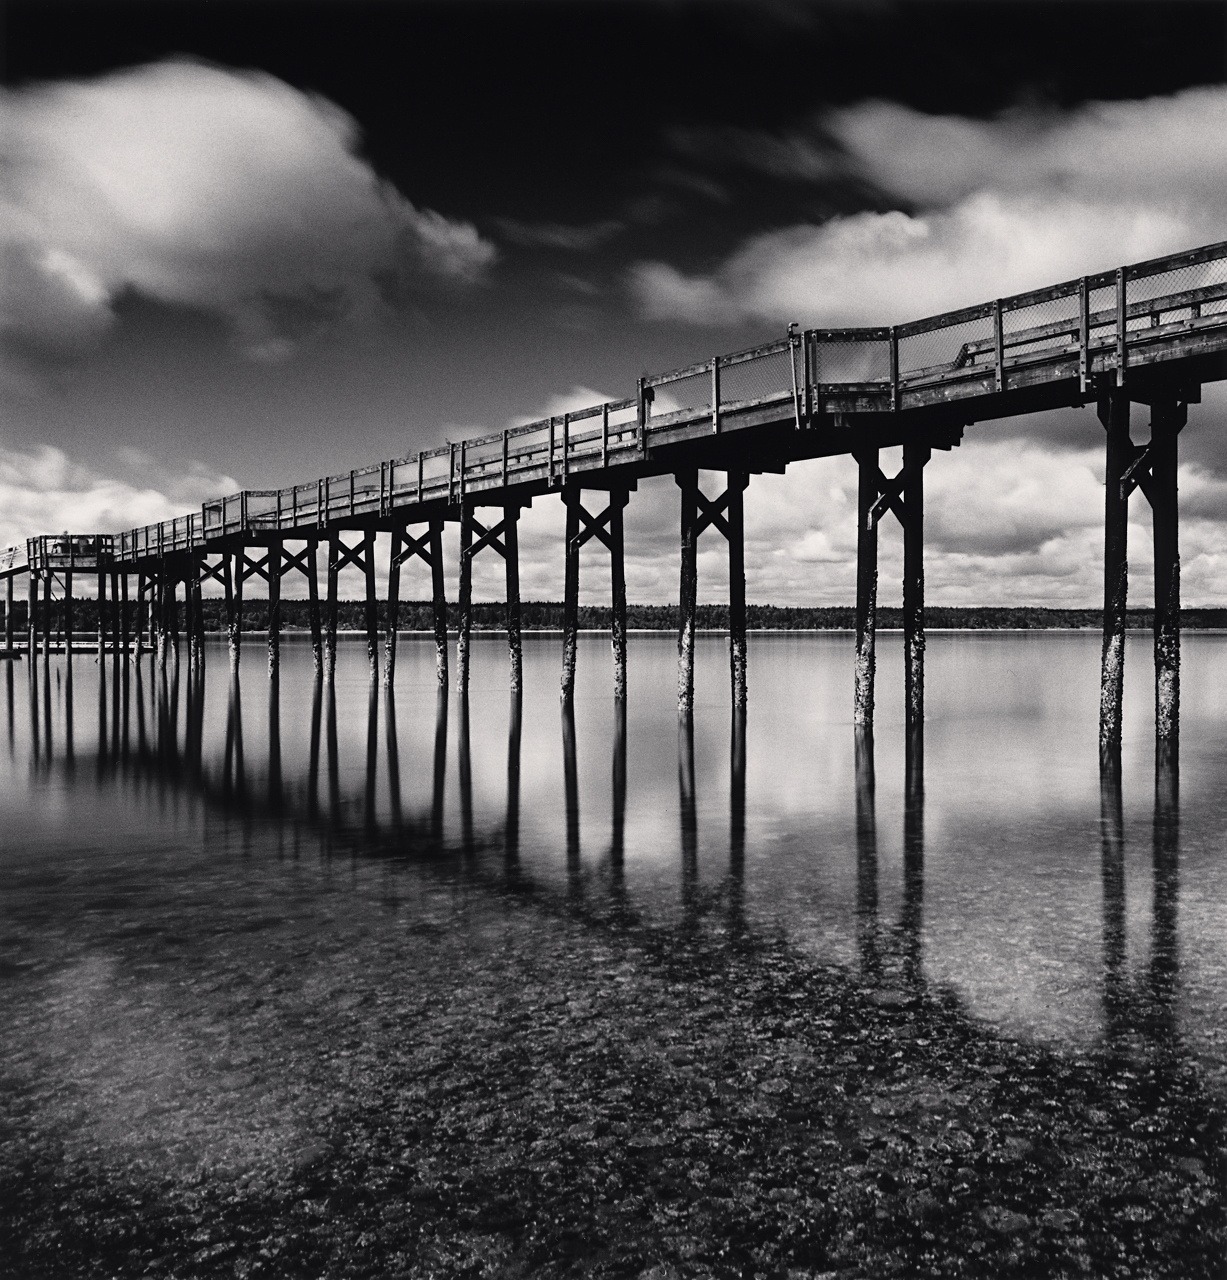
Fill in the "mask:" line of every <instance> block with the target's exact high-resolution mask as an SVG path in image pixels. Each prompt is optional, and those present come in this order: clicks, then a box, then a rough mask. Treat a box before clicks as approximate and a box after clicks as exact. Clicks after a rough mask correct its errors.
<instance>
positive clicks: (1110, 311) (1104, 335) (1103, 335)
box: [1087, 285, 1116, 344]
mask: <svg viewBox="0 0 1227 1280" xmlns="http://www.w3.org/2000/svg"><path fill="white" fill-rule="evenodd" d="M1087 310H1088V311H1089V312H1090V316H1091V343H1092V344H1094V343H1096V342H1110V341H1115V338H1116V286H1115V285H1104V286H1102V287H1101V288H1098V289H1092V290H1090V292H1089V295H1088V297H1087Z"/></svg>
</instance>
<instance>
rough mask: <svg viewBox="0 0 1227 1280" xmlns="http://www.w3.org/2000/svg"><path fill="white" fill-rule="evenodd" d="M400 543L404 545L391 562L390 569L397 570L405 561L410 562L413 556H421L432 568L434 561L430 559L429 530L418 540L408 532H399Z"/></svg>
mask: <svg viewBox="0 0 1227 1280" xmlns="http://www.w3.org/2000/svg"><path fill="white" fill-rule="evenodd" d="M400 536H401V541H402V542H403V543H404V546H403V547H402V549H401V550H400V551H399V552H398V553H397V554H396V556H395V557H394V559H393V560H392V568H394V569H395V568H397V567H398V566H399V565H402V564H404V563H405V561H406V560H412V559H413V557H414V556H421V557H422V559H423V560H425V561H426V563H427V564H428V565H430V566H431V567H432V568H433V567H434V563H435V562H434V561H433V560H432V559H431V557H430V530H429V529H427V530H426V532H425V533H424V534H422V536H421V537H420V538H415V537H414V536H413V534H411V533H410V532H409V531H408V530H406V529H402V530H401V531H400Z"/></svg>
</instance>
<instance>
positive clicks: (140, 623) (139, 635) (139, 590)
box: [132, 573, 149, 662]
mask: <svg viewBox="0 0 1227 1280" xmlns="http://www.w3.org/2000/svg"><path fill="white" fill-rule="evenodd" d="M148 591H149V582H148V579H146V577H145V575H144V574H143V573H138V574H137V575H136V616H135V617H134V618H133V620H132V621H133V624H134V626H135V629H136V643H135V645H134V646H133V648H134V653H133V657H135V658H136V660H137V661H138V662H139V661H140V657H141V653H142V650H143V646H144V643H145V610H146V609H147V608H148V598H147V597H148Z"/></svg>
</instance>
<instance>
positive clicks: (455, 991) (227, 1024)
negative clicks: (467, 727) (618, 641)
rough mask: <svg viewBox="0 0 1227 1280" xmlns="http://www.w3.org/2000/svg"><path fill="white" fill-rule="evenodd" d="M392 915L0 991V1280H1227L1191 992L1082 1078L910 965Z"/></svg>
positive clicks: (620, 920)
mask: <svg viewBox="0 0 1227 1280" xmlns="http://www.w3.org/2000/svg"><path fill="white" fill-rule="evenodd" d="M411 870H412V869H411ZM366 879H367V880H369V881H370V883H369V884H368V885H367V886H366V888H365V890H362V891H357V890H355V891H354V893H355V896H354V898H353V900H352V901H351V902H350V903H349V905H348V907H347V908H346V907H340V908H338V907H337V905H336V904H335V903H333V904H332V905H331V906H328V905H326V904H321V903H319V902H316V901H313V902H310V903H309V902H308V901H307V899H306V898H305V897H304V898H303V899H302V901H298V900H287V899H285V898H283V899H281V900H279V902H278V905H277V906H276V907H275V908H273V907H269V908H268V910H269V914H268V915H267V916H266V917H256V918H252V917H251V916H250V915H244V916H242V917H239V916H237V915H236V916H235V917H234V918H233V919H231V918H230V917H229V916H227V914H226V913H225V912H221V913H219V915H218V918H217V919H216V920H215V921H213V923H212V925H211V927H210V929H209V930H205V931H198V933H197V934H193V933H191V932H190V931H184V930H183V929H182V928H181V927H179V923H178V922H177V920H176V918H175V916H174V914H173V909H172V908H169V907H168V908H166V909H165V910H164V912H163V914H162V915H161V916H158V915H156V913H155V914H154V915H153V917H152V918H150V919H148V920H146V921H145V923H144V924H143V925H142V926H140V929H139V932H140V940H139V946H137V945H135V944H134V943H132V942H131V939H130V938H129V941H128V942H127V943H125V941H124V937H127V936H128V935H124V936H123V937H121V936H120V935H119V934H116V935H115V936H113V937H112V938H111V939H110V941H109V942H108V943H107V946H106V947H101V951H102V952H104V953H105V954H106V955H108V956H109V957H110V958H109V959H108V960H106V961H105V963H104V962H103V961H99V960H97V959H96V958H95V959H89V958H81V959H78V960H76V961H74V962H73V965H75V968H71V972H69V971H67V970H64V969H63V968H62V966H61V968H60V969H57V967H56V965H55V964H53V963H51V962H48V963H47V965H46V966H45V972H37V973H34V974H32V975H31V974H30V973H24V972H23V980H22V982H21V983H20V987H19V989H16V994H14V995H12V996H11V997H4V996H3V988H2V987H0V998H3V1000H4V1011H5V1017H6V1018H7V1021H8V1026H7V1029H6V1031H5V1039H6V1041H7V1046H8V1047H7V1048H4V1049H0V1069H2V1070H3V1080H2V1082H0V1083H2V1085H3V1088H2V1089H0V1121H2V1124H3V1128H2V1130H0V1273H3V1274H4V1275H5V1276H11V1277H14V1278H15V1280H16V1278H19V1277H21V1278H24V1277H57V1280H59V1278H65V1277H78V1276H80V1277H91V1280H93V1278H97V1277H108V1276H138V1275H156V1276H174V1277H197V1276H276V1277H332V1276H338V1277H340V1276H379V1277H398V1276H399V1277H409V1276H413V1277H418V1276H421V1277H435V1276H483V1277H484V1276H489V1277H513V1276H533V1277H536V1276H541V1277H553V1276H585V1275H592V1276H632V1277H652V1278H653V1280H665V1278H667V1277H688V1276H754V1277H835V1276H838V1277H841V1278H842V1277H879V1276H887V1275H896V1274H897V1275H902V1276H913V1275H915V1276H922V1275H933V1276H992V1277H997V1276H1009V1275H1019V1276H1052V1277H1058V1276H1094V1277H1107V1276H1129V1277H1134V1276H1179V1277H1183V1278H1185V1280H1188V1278H1191V1277H1201V1276H1205V1277H1216V1278H1217V1280H1221V1277H1222V1276H1223V1275H1224V1273H1225V1270H1227V1267H1225V1260H1227V1215H1225V1213H1224V1181H1225V1174H1227V1167H1225V1166H1227V1151H1225V1149H1224V1143H1225V1136H1224V1128H1223V1105H1222V1100H1221V1099H1220V1098H1215V1097H1213V1096H1211V1094H1210V1093H1209V1092H1208V1091H1207V1087H1206V1083H1205V1079H1204V1076H1203V1073H1202V1071H1201V1069H1200V1068H1199V1067H1198V1066H1197V1065H1196V1064H1195V1063H1194V1062H1193V1061H1191V1060H1190V1059H1189V1057H1188V1056H1187V1055H1186V1054H1185V1053H1184V1052H1182V1050H1181V1048H1180V1044H1179V1037H1178V1034H1177V1033H1176V1032H1175V1030H1174V1029H1173V1027H1172V1025H1171V1022H1170V1017H1169V1015H1168V1014H1167V1013H1166V1012H1165V1009H1166V1005H1165V1001H1164V1000H1163V998H1162V995H1163V993H1162V991H1149V993H1147V992H1142V993H1139V992H1138V991H1134V992H1133V993H1132V995H1131V996H1130V998H1129V999H1128V1000H1127V1001H1126V1003H1127V1004H1128V1007H1129V1009H1130V1010H1131V1012H1130V1014H1129V1017H1128V1018H1127V1019H1126V1022H1127V1026H1126V1027H1125V1029H1124V1030H1123V1031H1121V1032H1120V1034H1119V1035H1118V1036H1116V1037H1115V1040H1114V1041H1113V1043H1112V1044H1111V1045H1110V1046H1109V1047H1106V1048H1104V1049H1103V1050H1102V1051H1099V1052H1096V1053H1093V1054H1078V1055H1073V1054H1070V1055H1066V1054H1062V1053H1058V1052H1055V1051H1050V1050H1047V1049H1044V1048H1040V1047H1035V1046H1030V1045H1023V1044H1019V1043H1015V1042H1012V1041H1010V1040H1008V1039H1006V1038H1003V1037H1002V1036H1001V1035H999V1034H997V1033H995V1032H994V1031H993V1030H992V1029H990V1028H988V1027H986V1026H985V1025H983V1024H981V1023H978V1022H976V1021H974V1020H972V1019H970V1018H969V1017H968V1016H967V1015H966V1013H965V1012H963V1011H962V1010H961V1009H960V1007H959V1005H958V1002H957V1000H956V999H955V997H954V996H953V995H952V994H950V993H945V992H942V991H940V990H934V989H933V988H931V987H929V986H927V985H926V984H925V983H924V982H923V979H922V978H921V977H919V976H917V974H916V973H915V972H914V966H911V965H909V961H908V956H907V954H906V952H907V948H906V947H900V946H899V945H898V939H897V935H896V934H894V933H892V932H891V931H890V930H885V929H884V930H882V931H881V934H880V936H879V937H878V938H877V939H876V941H875V943H874V945H875V947H876V952H875V954H876V955H877V956H878V958H879V960H880V965H878V966H870V968H871V969H872V970H873V972H872V973H871V974H870V976H868V977H866V975H865V974H864V973H862V972H858V973H853V972H850V971H848V970H845V969H841V968H839V967H831V966H829V965H822V964H818V963H816V962H814V961H813V960H811V959H807V958H806V957H805V956H803V955H801V954H799V953H798V952H797V951H796V950H795V949H794V948H792V947H791V946H790V945H788V944H787V943H786V942H785V941H784V940H783V939H782V938H773V937H771V936H763V935H762V933H761V931H760V934H759V935H758V936H756V937H753V938H752V937H751V936H750V935H749V933H748V932H746V931H744V930H742V929H739V928H738V927H736V926H735V925H733V924H730V923H729V920H730V919H731V918H732V917H730V916H729V915H728V913H727V910H726V908H727V906H728V904H727V903H720V902H716V901H714V900H713V901H710V902H708V903H707V907H706V909H705V911H704V912H703V913H700V914H701V918H696V920H697V922H691V923H690V924H687V923H686V921H685V920H683V921H682V922H675V923H673V924H672V925H670V926H669V927H667V928H666V927H662V926H661V925H660V924H659V923H657V924H655V925H653V924H650V923H647V922H645V921H644V920H642V919H640V918H637V917H635V916H634V915H633V914H632V912H631V911H630V909H629V907H627V908H626V909H625V910H621V911H620V910H619V909H618V907H617V903H616V895H614V899H615V900H614V901H613V905H610V900H609V899H606V906H605V908H604V909H603V910H601V911H599V912H594V911H592V910H590V909H589V908H587V907H586V906H585V905H584V902H583V900H582V895H581V896H580V897H577V898H576V900H574V901H571V900H568V899H567V897H566V895H565V894H560V895H558V896H556V897H555V898H554V899H552V900H551V901H549V902H545V901H542V900H541V899H540V898H539V897H536V896H534V894H533V893H532V892H531V891H525V892H524V893H523V894H520V895H517V894H516V893H515V892H510V893H504V894H500V895H491V894H489V893H485V894H476V893H467V892H465V891H464V888H463V885H458V884H457V883H454V882H453V883H444V882H436V883H433V884H426V885H425V887H423V885H422V883H421V882H420V881H419V880H416V879H415V878H414V876H412V875H410V876H406V877H402V880H401V881H399V882H398V883H399V888H397V887H396V886H395V885H393V886H392V887H389V885H388V884H387V883H383V884H382V885H380V884H379V883H377V882H376V881H377V877H375V876H373V875H371V874H370V873H369V872H368V873H367V874H366ZM406 880H414V885H413V886H410V885H408V884H407V883H405V881H406ZM410 892H411V894H412V896H413V902H412V903H411V904H408V903H407V901H406V895H407V894H409V893H410ZM398 895H399V897H398ZM289 898H290V899H293V895H289ZM131 933H132V930H131V929H129V934H131ZM99 945H101V944H99ZM95 950H97V948H96V949H95ZM8 954H10V955H12V954H14V953H13V952H12V951H9V952H8ZM91 954H93V953H91ZM91 966H93V967H92V968H91ZM99 966H101V969H100V968H99ZM18 967H19V966H16V965H10V966H9V972H8V974H7V975H6V976H5V979H4V982H5V983H8V984H9V989H10V991H13V990H15V988H14V987H13V985H12V984H13V982H14V978H13V973H14V972H16V969H17V968H18ZM35 967H36V968H37V966H35ZM91 973H92V974H93V977H92V978H91V977H90V974H91ZM70 979H71V980H70ZM57 1002H58V1003H57ZM48 1017H51V1018H53V1019H58V1020H59V1021H60V1022H61V1023H62V1024H63V1027H64V1034H63V1035H61V1036H60V1037H58V1038H52V1039H48V1034H47V1032H46V1030H45V1023H46V1021H47V1019H48ZM123 1043H127V1044H129V1045H131V1044H133V1043H140V1044H145V1045H150V1046H153V1045H156V1046H160V1047H159V1048H158V1049H157V1051H156V1052H155V1051H154V1050H153V1049H152V1048H150V1049H149V1050H148V1051H147V1052H143V1053H141V1054H137V1055H135V1057H136V1059H137V1060H135V1061H133V1060H129V1059H125V1058H124V1050H123V1047H122V1046H123Z"/></svg>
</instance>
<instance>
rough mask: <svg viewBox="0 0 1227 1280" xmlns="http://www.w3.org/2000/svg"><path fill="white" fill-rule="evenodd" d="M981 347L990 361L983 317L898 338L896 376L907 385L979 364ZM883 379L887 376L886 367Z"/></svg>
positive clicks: (989, 333)
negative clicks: (906, 380) (897, 367)
mask: <svg viewBox="0 0 1227 1280" xmlns="http://www.w3.org/2000/svg"><path fill="white" fill-rule="evenodd" d="M985 344H987V350H988V351H989V353H990V359H991V352H992V349H993V322H992V320H991V319H990V318H989V317H987V316H981V317H978V318H976V319H973V320H964V321H961V322H959V323H958V324H951V325H944V326H943V327H942V328H940V329H931V330H929V331H928V332H927V333H917V334H909V335H907V336H904V337H900V339H899V376H900V377H901V378H904V377H906V378H908V379H909V381H912V380H917V379H926V378H928V377H940V376H942V375H943V374H946V373H954V372H956V371H958V370H960V369H966V368H969V367H971V366H973V365H975V364H977V363H983V352H982V350H981V349H982V348H983V347H984V345H985ZM883 376H889V365H888V368H887V373H886V374H884V375H883ZM824 381H825V379H824Z"/></svg>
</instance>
